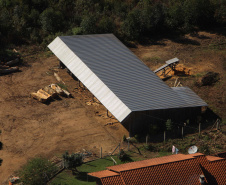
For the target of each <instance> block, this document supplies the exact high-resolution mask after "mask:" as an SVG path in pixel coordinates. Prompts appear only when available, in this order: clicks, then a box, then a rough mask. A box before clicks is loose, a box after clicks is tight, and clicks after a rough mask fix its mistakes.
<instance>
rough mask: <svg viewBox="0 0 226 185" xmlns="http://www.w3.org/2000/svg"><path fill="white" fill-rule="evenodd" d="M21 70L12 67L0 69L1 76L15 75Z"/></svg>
mask: <svg viewBox="0 0 226 185" xmlns="http://www.w3.org/2000/svg"><path fill="white" fill-rule="evenodd" d="M18 70H19V67H10V68H8V69H0V74H8V73H13V72H16V71H18Z"/></svg>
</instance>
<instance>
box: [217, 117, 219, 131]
mask: <svg viewBox="0 0 226 185" xmlns="http://www.w3.org/2000/svg"><path fill="white" fill-rule="evenodd" d="M217 130H219V121H218V119H217Z"/></svg>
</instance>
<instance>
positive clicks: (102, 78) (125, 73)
mask: <svg viewBox="0 0 226 185" xmlns="http://www.w3.org/2000/svg"><path fill="white" fill-rule="evenodd" d="M48 47H49V49H50V50H51V51H52V52H53V53H54V54H55V55H56V56H57V58H58V59H59V60H60V61H61V62H62V63H63V64H64V65H65V66H66V67H67V68H68V69H69V70H70V71H71V73H73V75H75V76H76V77H77V78H78V80H80V81H81V82H82V83H83V85H85V86H86V87H87V89H89V91H90V92H91V93H92V94H93V95H94V96H95V97H96V98H97V99H98V100H99V101H100V102H101V103H102V104H103V105H104V106H105V107H106V109H107V110H108V111H110V112H111V113H112V115H114V117H115V118H116V119H117V120H118V121H119V122H121V123H122V124H123V125H124V126H125V127H126V128H127V129H128V130H129V131H130V135H133V134H134V133H135V132H136V131H137V130H139V129H140V128H143V129H145V127H146V126H147V125H148V124H151V123H152V122H153V121H155V122H156V121H157V120H156V117H157V118H160V119H159V120H161V119H162V120H164V119H168V118H169V117H172V119H176V120H178V121H179V120H185V119H188V118H189V117H190V116H192V117H194V113H195V115H196V114H197V115H198V114H200V111H201V107H202V106H207V104H206V103H205V102H204V101H203V100H202V99H201V98H200V97H199V96H198V95H196V94H195V93H194V92H193V91H192V90H191V89H189V88H188V87H176V88H170V87H169V86H167V85H166V84H165V83H164V82H163V81H162V80H161V79H160V78H159V77H158V76H157V75H156V74H155V73H154V72H152V71H151V70H150V69H149V68H148V67H147V66H146V65H145V64H144V63H143V62H142V61H141V60H140V59H139V58H138V57H137V56H135V55H134V54H133V53H132V52H131V51H130V50H129V49H128V48H127V47H126V46H125V45H124V44H123V43H122V42H121V41H119V40H118V39H117V38H116V37H115V36H114V35H113V34H96V35H76V36H60V37H57V38H55V39H54V40H53V41H52V42H51V43H50V44H49V45H48Z"/></svg>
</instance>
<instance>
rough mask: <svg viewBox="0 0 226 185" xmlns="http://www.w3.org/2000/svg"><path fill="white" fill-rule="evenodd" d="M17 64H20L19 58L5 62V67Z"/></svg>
mask: <svg viewBox="0 0 226 185" xmlns="http://www.w3.org/2000/svg"><path fill="white" fill-rule="evenodd" d="M19 62H20V60H19V58H16V59H15V60H10V61H8V62H6V65H7V66H13V65H15V64H17V63H19Z"/></svg>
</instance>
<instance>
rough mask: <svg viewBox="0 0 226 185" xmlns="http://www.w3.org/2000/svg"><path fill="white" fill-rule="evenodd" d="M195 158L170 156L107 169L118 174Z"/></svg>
mask: <svg viewBox="0 0 226 185" xmlns="http://www.w3.org/2000/svg"><path fill="white" fill-rule="evenodd" d="M193 158H194V157H192V156H189V155H183V154H177V155H170V156H165V157H160V158H153V159H147V160H144V161H137V162H131V163H126V164H120V165H116V166H110V167H107V169H109V170H112V171H116V172H122V171H127V170H132V169H137V168H144V167H149V166H155V165H160V164H165V163H172V162H178V161H184V160H188V159H193Z"/></svg>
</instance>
